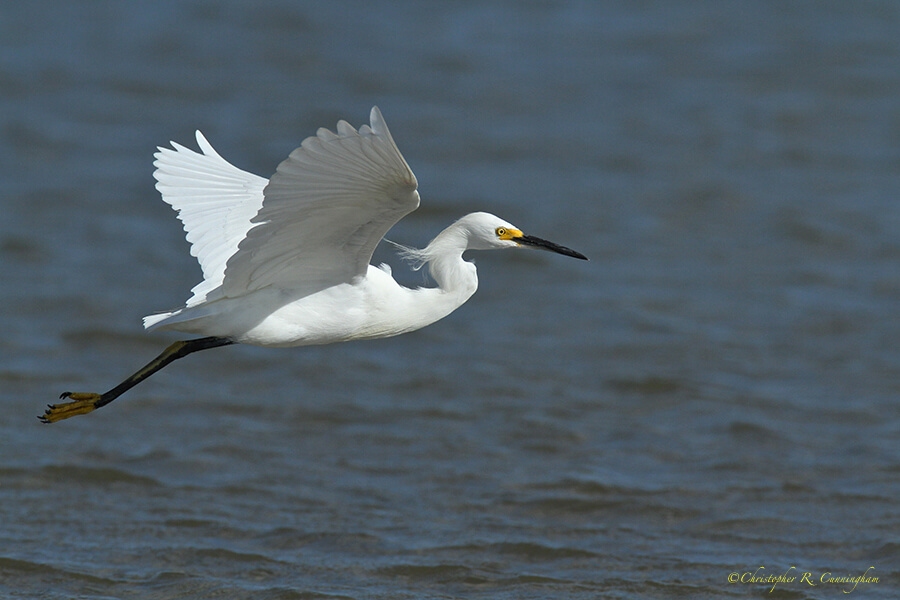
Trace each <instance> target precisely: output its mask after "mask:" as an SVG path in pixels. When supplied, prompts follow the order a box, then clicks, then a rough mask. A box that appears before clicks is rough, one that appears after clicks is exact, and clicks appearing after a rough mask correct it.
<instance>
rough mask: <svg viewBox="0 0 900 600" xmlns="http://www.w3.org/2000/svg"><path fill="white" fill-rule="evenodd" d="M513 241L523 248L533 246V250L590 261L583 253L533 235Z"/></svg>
mask: <svg viewBox="0 0 900 600" xmlns="http://www.w3.org/2000/svg"><path fill="white" fill-rule="evenodd" d="M513 241H514V242H516V243H519V244H521V245H523V246H531V247H532V248H538V249H539V250H549V251H550V252H556V253H557V254H563V255H565V256H571V257H572V258H580V259H581V260H587V259H588V257H587V256H585V255H584V254H582V253H581V252H576V251H574V250H572V249H571V248H566V247H565V246H560V245H559V244H554V243H553V242H548V241H547V240H542V239H541V238H537V237H534V236H533V235H523V236H522V237H517V238H513Z"/></svg>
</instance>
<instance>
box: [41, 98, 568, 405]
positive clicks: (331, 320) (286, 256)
mask: <svg viewBox="0 0 900 600" xmlns="http://www.w3.org/2000/svg"><path fill="white" fill-rule="evenodd" d="M197 144H198V145H199V147H200V152H195V151H193V150H190V149H188V148H186V147H184V146H181V145H179V144H176V143H174V142H173V143H172V149H168V148H160V149H159V152H157V153H156V155H155V157H156V161H155V162H154V165H155V166H156V171H155V173H154V176H155V177H156V180H157V184H156V187H157V189H158V190H159V192H160V193H161V194H162V197H163V200H165V201H166V202H167V203H168V204H170V205H171V206H172V207H173V208H174V209H175V210H176V211H177V212H178V218H179V219H181V221H182V222H183V223H184V229H185V231H186V232H187V240H188V242H190V244H191V254H192V255H193V256H195V257H197V260H198V261H199V262H200V268H201V270H202V271H203V281H201V282H200V283H199V284H197V285H196V286H194V288H193V289H192V290H191V291H192V296H191V297H190V298H189V299H188V300H187V303H186V304H185V306H184V307H183V308H181V309H179V310H175V311H171V312H165V313H160V314H155V315H150V316H147V317H144V326H145V327H146V328H148V329H152V328H161V329H171V330H177V331H184V332H188V333H193V334H199V335H203V336H206V337H203V338H200V339H192V340H186V341H182V342H176V343H174V344H172V345H171V346H169V347H168V348H167V349H166V350H165V351H164V352H163V353H162V354H160V355H159V356H158V357H157V358H156V359H154V360H153V361H151V362H150V363H149V364H148V365H146V366H145V367H144V368H142V369H140V370H139V371H137V372H136V373H134V374H133V375H132V376H130V377H129V378H127V379H126V380H125V381H123V382H122V383H120V384H119V385H118V386H116V387H115V388H113V389H112V390H110V391H108V392H106V393H104V394H95V393H75V394H72V393H69V392H66V393H64V394H63V395H62V397H63V398H69V399H70V400H71V401H70V402H66V403H63V404H59V405H51V406H50V408H49V409H48V410H47V411H46V413H45V414H44V415H42V416H41V417H40V418H41V420H43V421H44V422H46V423H52V422H54V421H58V420H60V419H66V418H69V417H71V416H75V415H79V414H86V413H88V412H91V411H93V410H95V409H97V408H100V407H102V406H105V405H106V404H109V403H110V402H112V401H113V400H115V399H116V398H117V397H118V396H119V395H121V394H122V393H124V392H125V391H127V390H128V389H130V388H131V387H133V386H135V385H137V384H138V383H140V382H141V381H143V380H144V379H146V378H147V377H149V376H150V375H152V374H153V373H155V372H157V371H158V370H160V369H162V368H163V367H165V366H166V365H167V364H169V363H170V362H172V361H173V360H176V359H178V358H182V357H184V356H186V355H187V354H189V353H191V352H196V351H198V350H204V349H207V348H214V347H217V346H223V345H227V344H231V343H235V342H238V343H246V344H256V345H259V346H303V345H310V344H328V343H332V342H341V341H347V340H357V339H367V338H379V337H388V336H393V335H398V334H401V333H406V332H408V331H413V330H416V329H419V328H421V327H425V326H426V325H429V324H430V323H433V322H435V321H437V320H438V319H441V318H443V317H445V316H447V315H448V314H450V313H451V312H453V311H454V310H455V309H456V308H458V307H459V306H460V305H461V304H463V303H464V302H465V301H466V300H468V299H469V297H471V295H472V294H474V293H475V290H476V288H477V287H478V276H477V274H476V272H475V265H473V264H472V263H470V262H467V261H465V260H463V257H462V256H463V253H464V252H465V251H466V250H489V249H495V248H519V247H523V246H529V247H535V248H542V249H545V250H551V251H553V252H558V253H560V254H564V255H567V256H573V257H576V258H582V259H583V258H585V257H584V256H583V255H581V254H579V253H578V252H575V251H574V250H570V249H569V248H565V247H563V246H558V245H556V244H553V243H551V242H547V241H546V240H542V239H540V238H536V237H532V236H527V235H524V234H523V233H522V232H521V231H520V230H519V229H516V228H515V227H514V226H513V225H511V224H509V223H507V222H506V221H504V220H502V219H500V218H499V217H495V216H494V215H491V214H488V213H483V212H477V213H472V214H469V215H466V216H464V217H462V218H461V219H459V220H458V221H456V222H455V223H453V224H452V225H450V226H449V227H447V228H446V229H445V230H444V231H442V232H441V233H440V234H438V235H437V237H435V238H434V239H433V240H432V241H431V243H430V244H428V246H427V247H426V248H423V249H421V250H416V249H411V248H406V249H404V250H403V253H404V254H405V255H406V257H407V258H410V259H412V261H413V262H414V263H415V268H418V267H421V266H424V265H427V266H428V269H429V272H430V273H431V275H432V277H433V279H434V281H435V282H436V283H437V287H433V288H418V289H409V288H406V287H403V286H401V285H399V284H398V283H397V282H396V281H394V279H393V278H392V277H391V274H390V269H379V268H376V267H373V266H371V265H370V264H369V261H370V260H371V258H372V253H373V252H374V250H375V246H376V245H378V243H379V242H380V241H381V239H382V238H383V237H384V235H385V234H386V233H387V231H388V230H389V229H390V228H391V227H392V226H393V225H394V224H395V223H396V222H397V221H399V220H400V219H401V218H403V217H404V216H405V215H407V214H408V213H410V212H412V211H413V210H415V209H416V208H417V207H418V206H419V194H418V192H417V191H416V187H417V185H418V184H417V182H416V177H415V175H413V172H412V170H410V168H409V165H407V164H406V161H405V160H404V159H403V156H402V155H401V154H400V151H399V150H398V149H397V145H396V144H395V143H394V140H393V139H392V138H391V134H390V132H389V131H388V128H387V125H386V124H385V122H384V119H383V118H382V116H381V112H380V111H379V110H378V108H377V107H374V108H372V112H371V115H370V125H363V126H362V127H360V128H359V131H357V130H356V129H354V128H353V127H351V126H350V125H349V124H348V123H347V122H346V121H340V122H338V124H337V132H336V133H334V132H331V131H329V130H327V129H319V131H318V132H317V133H316V135H315V136H314V137H310V138H307V139H306V140H304V141H303V143H302V145H301V146H300V147H299V148H297V149H296V150H294V151H293V152H292V153H291V154H290V156H288V158H287V159H286V160H285V161H284V162H282V163H281V164H280V165H278V169H277V170H276V171H275V174H274V175H273V176H272V178H271V180H268V181H267V180H265V179H263V178H262V177H258V176H256V175H253V174H251V173H247V172H245V171H242V170H240V169H238V168H237V167H234V166H233V165H231V164H229V163H228V162H227V161H226V160H225V159H223V158H222V157H221V156H219V154H218V153H216V151H215V150H213V148H212V146H211V145H210V143H209V142H208V141H207V140H206V138H205V137H203V135H202V134H201V133H200V132H199V131H198V132H197Z"/></svg>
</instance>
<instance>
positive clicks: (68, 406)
mask: <svg viewBox="0 0 900 600" xmlns="http://www.w3.org/2000/svg"><path fill="white" fill-rule="evenodd" d="M60 398H71V400H72V401H71V402H63V403H62V404H48V405H47V410H45V411H44V414H42V415H40V416H39V417H38V419H40V420H41V422H42V423H56V422H57V421H62V420H63V419H68V418H69V417H77V416H78V415H86V414H88V413H89V412H91V411H92V410H94V409H95V408H97V406H96V404H97V401H98V400H100V394H92V393H74V394H73V393H72V392H64V393H63V394H61V395H60Z"/></svg>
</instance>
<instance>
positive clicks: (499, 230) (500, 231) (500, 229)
mask: <svg viewBox="0 0 900 600" xmlns="http://www.w3.org/2000/svg"><path fill="white" fill-rule="evenodd" d="M497 235H498V236H499V237H503V236H504V235H506V228H505V227H498V228H497Z"/></svg>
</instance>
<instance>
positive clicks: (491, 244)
mask: <svg viewBox="0 0 900 600" xmlns="http://www.w3.org/2000/svg"><path fill="white" fill-rule="evenodd" d="M457 225H459V226H460V228H461V229H463V230H464V231H465V232H466V233H467V234H468V244H467V246H466V247H467V248H468V249H469V250H496V249H502V248H537V249H539V250H548V251H550V252H556V253H557V254H563V255H565V256H571V257H573V258H580V259H582V260H587V257H586V256H585V255H584V254H582V253H580V252H576V251H575V250H572V249H571V248H566V247H565V246H560V245H559V244H554V243H553V242H548V241H547V240H544V239H541V238H538V237H534V236H532V235H525V234H524V233H522V230H521V229H519V228H517V227H516V226H514V225H512V224H510V223H507V222H506V221H504V220H503V219H501V218H500V217H497V216H495V215H492V214H490V213H486V212H476V213H471V214H468V215H466V216H464V217H463V218H461V219H460V220H459V221H457Z"/></svg>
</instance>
